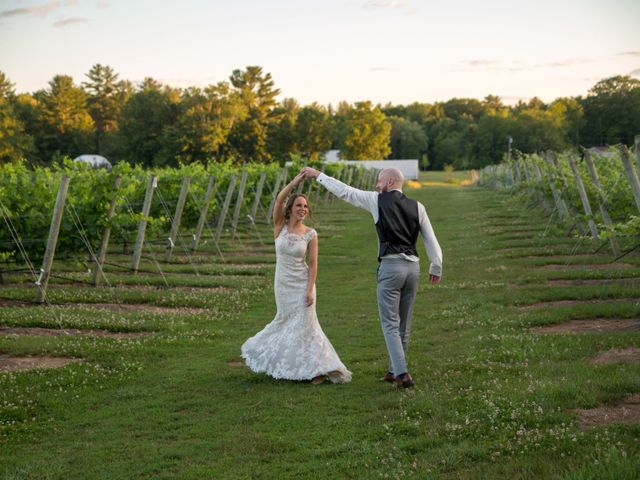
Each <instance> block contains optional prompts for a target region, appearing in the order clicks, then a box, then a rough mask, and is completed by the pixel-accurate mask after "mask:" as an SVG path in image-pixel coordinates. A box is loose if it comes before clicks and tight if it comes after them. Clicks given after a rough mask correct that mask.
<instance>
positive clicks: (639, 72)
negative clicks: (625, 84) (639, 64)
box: [629, 68, 640, 77]
mask: <svg viewBox="0 0 640 480" xmlns="http://www.w3.org/2000/svg"><path fill="white" fill-rule="evenodd" d="M629 75H633V76H634V77H640V68H636V69H635V70H632V71H631V72H629Z"/></svg>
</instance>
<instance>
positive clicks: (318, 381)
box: [311, 375, 329, 385]
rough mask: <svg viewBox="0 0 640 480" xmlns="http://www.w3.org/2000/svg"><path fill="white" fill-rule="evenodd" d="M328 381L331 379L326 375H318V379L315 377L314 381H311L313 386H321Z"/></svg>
mask: <svg viewBox="0 0 640 480" xmlns="http://www.w3.org/2000/svg"><path fill="white" fill-rule="evenodd" d="M327 380H329V377H327V376H326V375H318V376H317V377H314V378H313V380H311V385H320V384H321V383H324V382H326V381H327Z"/></svg>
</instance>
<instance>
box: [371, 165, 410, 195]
mask: <svg viewBox="0 0 640 480" xmlns="http://www.w3.org/2000/svg"><path fill="white" fill-rule="evenodd" d="M403 184H404V175H403V174H402V172H401V171H400V170H399V169H397V168H385V169H382V170H381V171H380V173H379V174H378V183H377V184H376V190H377V191H378V192H381V193H382V192H388V191H389V190H402V185H403Z"/></svg>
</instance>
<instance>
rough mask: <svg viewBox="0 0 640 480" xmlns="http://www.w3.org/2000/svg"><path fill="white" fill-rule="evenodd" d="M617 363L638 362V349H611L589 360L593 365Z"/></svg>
mask: <svg viewBox="0 0 640 480" xmlns="http://www.w3.org/2000/svg"><path fill="white" fill-rule="evenodd" d="M617 362H635V363H637V362H640V348H635V347H631V348H612V349H611V350H607V351H606V352H602V353H600V354H599V355H597V356H595V357H593V358H592V359H591V360H589V363H593V364H595V365H606V364H609V363H617Z"/></svg>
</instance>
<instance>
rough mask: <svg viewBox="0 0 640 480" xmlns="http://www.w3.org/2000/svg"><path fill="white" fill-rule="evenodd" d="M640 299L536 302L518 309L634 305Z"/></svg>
mask: <svg viewBox="0 0 640 480" xmlns="http://www.w3.org/2000/svg"><path fill="white" fill-rule="evenodd" d="M638 301H640V299H638V298H612V299H605V298H596V299H593V300H551V301H548V302H538V303H532V304H530V305H521V306H519V307H518V308H519V309H520V310H534V309H537V308H547V307H572V306H576V305H598V304H604V305H607V304H610V303H623V302H629V303H634V302H638Z"/></svg>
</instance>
